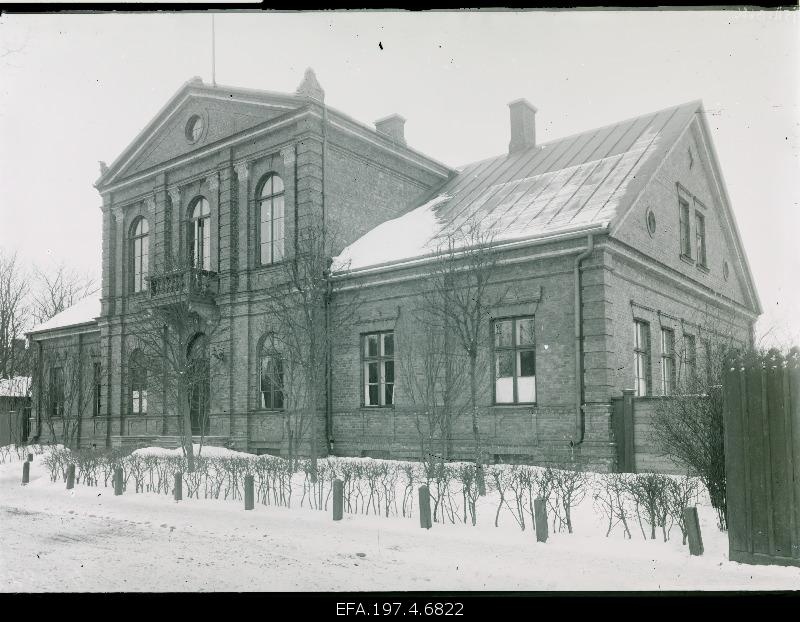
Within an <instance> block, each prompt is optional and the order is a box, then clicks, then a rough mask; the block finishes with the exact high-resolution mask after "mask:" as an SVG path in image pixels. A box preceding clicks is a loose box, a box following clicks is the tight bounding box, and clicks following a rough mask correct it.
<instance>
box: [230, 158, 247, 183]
mask: <svg viewBox="0 0 800 622" xmlns="http://www.w3.org/2000/svg"><path fill="white" fill-rule="evenodd" d="M233 170H234V171H236V176H237V177H238V178H239V180H240V181H244V180H245V179H247V177H248V175H249V174H250V162H247V161H245V162H237V163H236V164H234V165H233Z"/></svg>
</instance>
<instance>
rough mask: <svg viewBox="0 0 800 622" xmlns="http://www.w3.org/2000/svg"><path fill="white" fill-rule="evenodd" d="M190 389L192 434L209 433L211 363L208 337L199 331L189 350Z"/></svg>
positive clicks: (188, 371)
mask: <svg viewBox="0 0 800 622" xmlns="http://www.w3.org/2000/svg"><path fill="white" fill-rule="evenodd" d="M187 354H188V358H189V361H188V362H189V365H188V369H187V377H188V389H189V415H190V419H191V422H192V434H195V435H197V434H208V429H209V425H208V413H209V400H210V384H211V377H210V365H209V356H208V337H206V336H205V335H204V334H203V333H198V334H197V335H195V337H194V338H193V339H192V341H191V342H190V343H189V351H188V352H187Z"/></svg>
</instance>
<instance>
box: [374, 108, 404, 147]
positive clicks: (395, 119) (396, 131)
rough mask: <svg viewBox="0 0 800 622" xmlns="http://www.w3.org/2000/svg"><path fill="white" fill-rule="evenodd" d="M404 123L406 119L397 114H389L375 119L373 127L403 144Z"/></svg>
mask: <svg viewBox="0 0 800 622" xmlns="http://www.w3.org/2000/svg"><path fill="white" fill-rule="evenodd" d="M405 123H406V120H405V119H404V118H403V117H401V116H400V115H399V114H391V115H389V116H388V117H384V118H383V119H378V120H377V121H375V129H376V130H378V131H379V132H380V133H381V134H385V135H386V136H388V137H389V138H391V139H392V140H393V141H394V142H396V143H400V144H401V145H405V144H406V136H405V131H404V130H403V126H404V125H405Z"/></svg>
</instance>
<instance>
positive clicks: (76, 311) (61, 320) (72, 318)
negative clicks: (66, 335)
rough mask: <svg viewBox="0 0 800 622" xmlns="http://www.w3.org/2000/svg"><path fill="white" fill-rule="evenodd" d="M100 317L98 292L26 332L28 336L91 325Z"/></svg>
mask: <svg viewBox="0 0 800 622" xmlns="http://www.w3.org/2000/svg"><path fill="white" fill-rule="evenodd" d="M99 315H100V292H97V293H96V294H92V295H91V296H87V297H86V298H83V299H82V300H79V301H78V302H76V303H75V304H74V305H72V306H71V307H67V308H66V309H64V310H63V311H62V312H61V313H58V314H56V315H54V316H53V317H51V318H50V319H49V320H47V321H46V322H42V323H41V324H39V325H38V326H34V327H33V328H32V329H31V330H29V331H28V335H33V334H35V333H41V332H44V331H48V330H56V329H58V328H67V327H70V326H80V325H82V324H91V323H93V322H94V321H95V319H96V318H97V317H98V316H99Z"/></svg>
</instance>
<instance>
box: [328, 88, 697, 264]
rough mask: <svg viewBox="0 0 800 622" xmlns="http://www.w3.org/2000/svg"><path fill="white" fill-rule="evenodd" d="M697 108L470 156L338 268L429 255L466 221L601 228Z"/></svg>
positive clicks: (546, 233) (507, 233)
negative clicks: (475, 159)
mask: <svg viewBox="0 0 800 622" xmlns="http://www.w3.org/2000/svg"><path fill="white" fill-rule="evenodd" d="M701 110H702V103H701V102H700V101H693V102H689V103H686V104H682V105H679V106H674V107H672V108H667V109H665V110H660V111H657V112H652V113H649V114H646V115H643V116H640V117H636V118H634V119H628V120H626V121H620V122H619V123H615V124H613V125H609V126H606V127H601V128H598V129H594V130H590V131H588V132H583V133H580V134H575V135H573V136H568V137H566V138H560V139H557V140H554V141H551V142H549V143H545V144H541V145H536V146H533V147H530V148H528V149H522V150H520V151H515V152H512V153H506V154H503V155H500V156H497V157H494V158H488V159H486V160H481V161H479V162H475V163H473V164H468V165H467V166H464V167H463V168H460V169H457V174H455V175H453V176H452V177H451V178H450V180H448V181H447V182H446V183H445V184H444V185H443V186H442V187H441V188H440V189H438V190H437V195H438V196H436V197H435V198H434V199H433V200H429V201H428V202H426V203H425V204H424V205H422V206H420V207H418V208H416V209H413V210H412V211H410V212H407V213H406V214H404V215H403V216H400V217H399V218H395V219H394V220H390V221H388V222H385V223H383V224H381V225H379V226H378V227H376V228H375V229H373V230H371V231H369V232H368V233H366V234H365V235H364V236H362V237H361V238H359V239H358V240H356V241H355V242H353V243H352V244H351V245H350V246H348V247H347V248H345V249H344V251H343V252H342V253H341V254H340V255H339V257H337V258H336V259H335V260H334V270H336V271H339V272H346V271H348V270H358V269H360V268H368V267H373V266H382V265H384V264H396V263H400V262H403V261H405V260H411V259H416V258H418V257H422V256H425V255H429V254H431V253H433V252H436V250H437V246H441V244H442V242H443V241H444V240H445V239H446V237H447V236H448V234H450V233H453V232H456V231H458V230H462V231H463V228H464V225H466V224H467V223H470V226H472V225H475V226H477V227H478V229H479V230H480V231H483V232H486V233H488V234H490V235H491V237H492V239H493V240H494V242H495V243H503V242H511V241H515V240H523V239H530V238H534V237H540V236H541V237H550V236H555V235H561V234H564V233H566V232H575V231H579V230H580V231H582V230H585V229H588V228H595V227H601V228H605V227H607V226H609V224H611V223H613V222H614V221H616V220H617V219H619V218H620V217H621V216H622V215H623V214H624V213H625V212H626V211H627V210H628V208H630V207H631V206H632V204H633V203H634V201H635V199H636V197H637V196H638V195H639V193H640V192H641V190H642V189H643V188H644V186H645V184H646V183H647V182H648V181H649V179H650V178H651V176H652V174H653V173H654V171H655V170H656V167H657V166H658V164H659V163H660V162H662V161H663V159H664V157H665V156H666V154H667V152H668V150H669V148H670V147H671V146H672V145H673V144H674V143H675V141H676V140H677V139H678V138H679V136H680V134H681V132H682V131H683V130H684V129H685V128H686V126H687V125H688V123H689V122H690V121H691V120H692V119H693V118H694V117H695V115H696V114H697V113H698V112H700V111H701Z"/></svg>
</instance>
